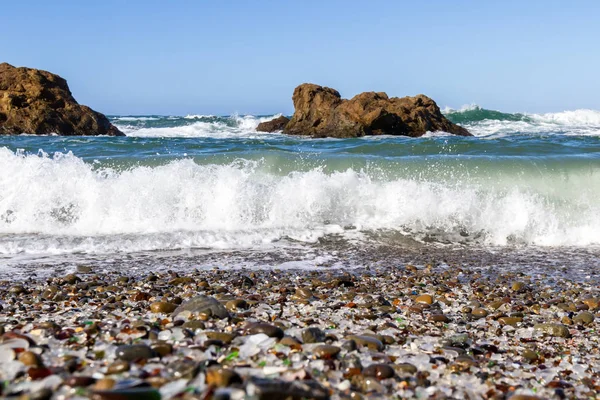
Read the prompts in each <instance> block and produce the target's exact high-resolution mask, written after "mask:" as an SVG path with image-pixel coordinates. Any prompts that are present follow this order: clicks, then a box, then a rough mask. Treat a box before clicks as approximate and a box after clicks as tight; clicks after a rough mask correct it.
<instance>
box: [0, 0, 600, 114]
mask: <svg viewBox="0 0 600 400" xmlns="http://www.w3.org/2000/svg"><path fill="white" fill-rule="evenodd" d="M0 16H1V17H2V18H1V21H2V22H1V23H0V61H6V62H9V63H11V64H13V65H17V66H28V67H34V68H41V69H46V70H49V71H51V72H55V73H58V74H59V75H62V76H63V77H65V78H66V79H67V80H68V82H69V85H70V87H71V90H72V92H73V94H74V95H75V98H76V99H77V100H78V101H79V102H80V103H83V104H87V105H90V106H91V107H93V108H95V109H97V110H99V111H101V112H104V113H107V114H179V115H181V114H188V113H194V114H200V113H204V114H208V113H211V114H230V113H232V112H239V113H259V114H269V113H275V112H284V113H288V114H289V113H291V112H292V111H293V106H292V102H291V95H292V92H293V89H294V87H295V86H296V85H298V84H299V83H302V82H313V83H318V84H321V85H325V86H330V87H333V88H336V89H338V90H339V91H340V93H341V94H342V96H344V97H351V96H353V95H354V94H356V93H358V92H361V91H367V90H375V91H385V92H387V93H388V94H389V95H393V96H404V95H414V94H417V93H425V94H427V95H429V96H431V97H432V98H434V100H436V101H437V103H438V104H439V105H440V106H441V107H444V106H452V107H460V106H461V105H464V104H470V103H477V104H479V105H481V106H483V107H486V108H493V109H499V110H503V111H528V112H546V111H547V112H551V111H562V110H566V109H576V108H592V109H600V1H598V0H594V1H584V0H581V1H554V0H545V1H537V0H520V1H512V0H502V1H460V0H456V1H442V0H440V1H434V0H431V1H414V0H411V1H401V0H395V1H393V0H390V1H378V0H368V1H364V0H362V1H354V0H318V1H313V0H303V1H291V0H278V1H275V0H273V1H261V0H254V1H243V0H239V1H227V0H214V1H201V0H196V1H176V0H173V1H153V0H144V1H139V0H123V1H113V0H102V1H83V0H77V1H68V0H65V1H60V0H58V1H55V2H52V1H46V0H44V1H11V2H5V3H3V4H2V6H1V7H0Z"/></svg>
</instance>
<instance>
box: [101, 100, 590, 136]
mask: <svg viewBox="0 0 600 400" xmlns="http://www.w3.org/2000/svg"><path fill="white" fill-rule="evenodd" d="M443 113H444V114H445V115H446V117H448V119H450V120H451V121H452V122H454V123H457V124H459V125H463V126H464V127H466V128H467V129H469V131H470V132H471V133H473V134H474V135H475V136H480V137H492V138H493V137H504V136H510V135H513V134H518V135H520V134H526V135H555V134H558V135H582V136H597V135H600V111H596V110H587V109H581V110H573V111H563V112H558V113H544V114H532V113H506V112H502V111H496V110H489V109H486V108H483V107H481V106H479V105H476V104H470V105H466V106H463V107H461V108H459V109H453V108H448V107H447V108H445V109H444V110H443ZM280 115H281V114H276V115H269V116H254V115H237V114H234V115H231V116H215V115H204V114H189V115H186V116H179V117H177V116H165V117H161V116H156V115H148V116H114V117H111V120H112V122H113V123H114V124H115V125H117V127H119V129H121V130H122V131H123V132H125V134H127V135H128V136H139V137H214V138H235V137H259V136H262V135H270V134H268V133H263V132H257V131H256V127H257V126H258V124H259V123H261V122H264V121H268V120H271V119H273V118H276V117H278V116H280ZM444 135H449V134H447V133H444V132H429V133H427V134H426V135H425V137H437V136H444Z"/></svg>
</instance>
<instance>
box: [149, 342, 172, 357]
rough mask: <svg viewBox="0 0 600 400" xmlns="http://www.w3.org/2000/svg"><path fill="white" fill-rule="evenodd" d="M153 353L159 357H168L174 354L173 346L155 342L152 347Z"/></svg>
mask: <svg viewBox="0 0 600 400" xmlns="http://www.w3.org/2000/svg"><path fill="white" fill-rule="evenodd" d="M150 348H151V349H152V351H153V352H154V353H156V354H158V356H159V357H166V356H168V355H169V354H171V353H173V345H172V344H170V343H167V342H155V343H152V344H151V345H150Z"/></svg>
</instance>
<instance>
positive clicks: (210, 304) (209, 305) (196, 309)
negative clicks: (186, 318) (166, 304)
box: [171, 295, 229, 319]
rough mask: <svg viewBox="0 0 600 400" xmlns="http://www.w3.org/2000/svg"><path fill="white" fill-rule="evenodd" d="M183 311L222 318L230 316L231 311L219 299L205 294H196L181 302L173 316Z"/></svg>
mask: <svg viewBox="0 0 600 400" xmlns="http://www.w3.org/2000/svg"><path fill="white" fill-rule="evenodd" d="M182 311H190V312H191V313H194V314H201V313H204V314H207V315H208V316H212V317H215V318H220V319H223V318H229V312H228V311H227V309H226V308H225V306H224V305H223V304H221V302H220V301H219V300H217V299H215V298H214V297H210V296H204V295H200V296H196V297H194V298H192V299H190V300H188V301H186V302H185V303H183V304H181V305H180V306H179V307H177V308H176V309H175V311H173V314H171V316H172V317H175V316H176V315H177V314H179V313H180V312H182Z"/></svg>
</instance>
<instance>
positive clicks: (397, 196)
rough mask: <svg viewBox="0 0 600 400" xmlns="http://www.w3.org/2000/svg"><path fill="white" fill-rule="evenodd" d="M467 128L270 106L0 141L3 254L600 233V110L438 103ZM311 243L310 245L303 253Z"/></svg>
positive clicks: (459, 241)
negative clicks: (376, 130) (464, 132)
mask: <svg viewBox="0 0 600 400" xmlns="http://www.w3.org/2000/svg"><path fill="white" fill-rule="evenodd" d="M445 113H446V115H447V116H448V117H449V118H450V119H452V120H453V121H454V122H456V123H459V124H462V125H463V126H465V127H467V128H468V129H469V130H471V132H472V133H473V134H474V135H475V136H474V137H454V136H450V135H446V134H444V133H440V132H437V133H430V134H428V135H426V136H425V137H423V138H417V139H413V138H404V137H368V138H358V139H343V140H339V139H317V140H313V139H308V138H302V137H293V136H287V135H282V134H279V133H275V134H265V133H260V132H256V130H255V127H256V125H257V124H258V122H260V121H261V120H267V119H269V118H272V117H269V116H259V117H254V116H236V115H234V116H229V117H215V116H187V117H174V116H113V117H111V120H112V121H113V123H115V124H116V125H118V126H119V127H120V128H121V129H122V130H123V131H124V132H125V133H126V134H127V135H128V136H127V137H118V138H114V137H58V136H38V137H32V136H26V135H20V136H10V137H8V136H4V137H0V170H1V171H2V174H1V175H0V260H2V259H4V260H5V261H6V260H8V261H11V262H14V261H15V260H17V259H21V258H24V259H26V260H28V262H31V260H38V259H43V260H45V262H46V261H48V257H50V259H52V257H64V256H65V255H69V256H75V255H78V256H82V257H83V256H85V257H92V256H93V257H106V255H109V254H110V255H114V254H121V255H123V254H125V255H135V254H141V253H144V252H165V251H169V252H172V251H186V250H197V249H204V250H206V251H234V250H235V251H238V250H245V251H255V250H261V251H262V250H265V249H272V248H282V247H285V248H294V249H298V248H300V249H310V251H311V252H314V251H315V248H316V249H318V248H319V243H323V241H324V240H325V241H331V240H332V239H333V238H335V240H336V241H338V243H343V246H348V245H349V244H353V245H357V244H358V243H360V245H361V246H365V245H375V244H377V241H381V240H385V241H386V243H388V242H389V239H390V238H401V239H402V240H400V242H402V243H408V242H407V241H406V240H408V241H409V242H410V243H413V244H417V245H418V244H419V243H420V244H422V245H424V246H427V245H429V243H432V242H433V243H437V244H440V245H452V244H455V245H460V246H467V247H469V246H488V247H490V248H492V247H494V248H498V246H499V247H500V248H503V247H504V248H508V247H511V246H513V247H514V246H525V247H528V246H530V247H532V248H533V247H539V246H542V247H545V248H563V247H565V246H569V247H573V246H575V247H577V248H582V249H591V248H595V246H597V245H599V244H600V203H598V201H597V199H598V198H600V112H597V111H592V110H577V111H570V112H563V113H554V114H510V113H502V112H497V111H490V110H485V109H481V108H479V107H468V108H464V109H462V110H445ZM307 251H308V250H307Z"/></svg>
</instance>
